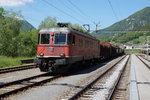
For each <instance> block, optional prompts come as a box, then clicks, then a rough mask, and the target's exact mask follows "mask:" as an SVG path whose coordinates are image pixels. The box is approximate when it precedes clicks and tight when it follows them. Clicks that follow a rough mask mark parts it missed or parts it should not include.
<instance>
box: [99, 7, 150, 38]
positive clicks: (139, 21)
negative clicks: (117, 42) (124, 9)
mask: <svg viewBox="0 0 150 100" xmlns="http://www.w3.org/2000/svg"><path fill="white" fill-rule="evenodd" d="M148 23H150V7H146V8H144V9H142V10H140V11H138V12H136V13H134V14H133V15H131V16H129V17H128V18H126V19H124V20H122V21H120V22H117V23H115V24H113V25H111V26H110V27H107V28H105V29H102V30H99V31H98V34H97V35H98V37H106V36H112V35H114V34H116V33H115V32H111V31H110V30H112V31H113V30H118V31H122V30H123V31H125V30H134V29H136V28H138V27H143V26H145V25H147V24H148ZM106 30H109V32H108V31H107V32H106Z"/></svg>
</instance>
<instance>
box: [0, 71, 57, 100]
mask: <svg viewBox="0 0 150 100" xmlns="http://www.w3.org/2000/svg"><path fill="white" fill-rule="evenodd" d="M59 77H60V75H57V76H50V74H49V73H45V74H40V75H36V76H32V77H28V78H25V79H21V80H17V81H13V82H9V83H5V84H2V85H0V99H2V98H5V97H8V96H10V95H13V94H16V93H19V92H22V91H24V90H27V89H29V88H31V87H35V86H39V85H42V84H45V83H47V82H50V81H52V80H55V79H58V78H59Z"/></svg>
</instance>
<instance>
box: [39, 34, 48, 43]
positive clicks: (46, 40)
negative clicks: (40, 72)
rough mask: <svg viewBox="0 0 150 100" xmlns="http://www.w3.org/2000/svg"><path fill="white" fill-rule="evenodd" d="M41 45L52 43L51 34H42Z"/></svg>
mask: <svg viewBox="0 0 150 100" xmlns="http://www.w3.org/2000/svg"><path fill="white" fill-rule="evenodd" d="M40 43H41V44H49V43H50V34H41V42H40Z"/></svg>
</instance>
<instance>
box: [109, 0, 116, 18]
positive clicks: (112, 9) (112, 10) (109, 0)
mask: <svg viewBox="0 0 150 100" xmlns="http://www.w3.org/2000/svg"><path fill="white" fill-rule="evenodd" d="M107 1H108V3H109V5H110V7H111V9H112V12H113V14H114V16H115V17H116V19H117V20H118V17H117V14H116V12H115V10H114V8H113V6H112V4H111V2H110V0H107Z"/></svg>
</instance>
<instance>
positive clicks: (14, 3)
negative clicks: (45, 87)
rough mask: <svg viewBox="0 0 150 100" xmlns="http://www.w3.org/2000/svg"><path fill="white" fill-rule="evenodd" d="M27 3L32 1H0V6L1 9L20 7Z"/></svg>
mask: <svg viewBox="0 0 150 100" xmlns="http://www.w3.org/2000/svg"><path fill="white" fill-rule="evenodd" d="M28 2H33V0H0V6H1V7H6V6H7V7H9V6H21V5H25V4H26V3H28Z"/></svg>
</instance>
